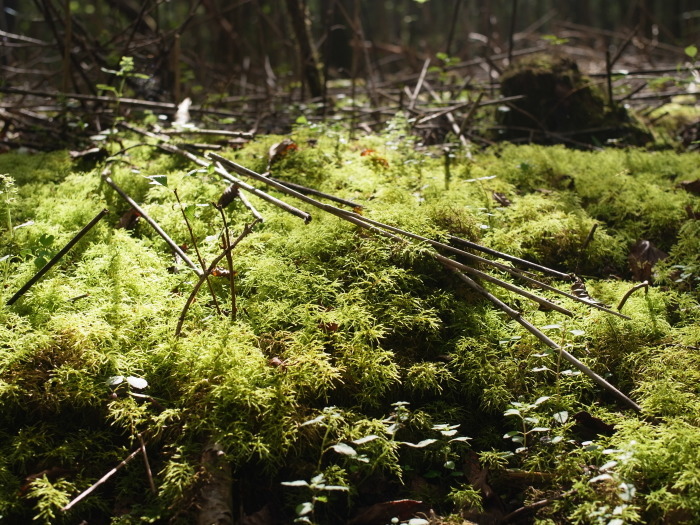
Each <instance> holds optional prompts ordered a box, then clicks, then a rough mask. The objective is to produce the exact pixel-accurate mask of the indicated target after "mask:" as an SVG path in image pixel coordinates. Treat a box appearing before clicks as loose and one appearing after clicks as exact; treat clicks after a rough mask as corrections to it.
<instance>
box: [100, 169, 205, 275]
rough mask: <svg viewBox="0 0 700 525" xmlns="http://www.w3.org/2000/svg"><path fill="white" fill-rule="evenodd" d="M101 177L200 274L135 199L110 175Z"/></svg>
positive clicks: (195, 266) (194, 265)
mask: <svg viewBox="0 0 700 525" xmlns="http://www.w3.org/2000/svg"><path fill="white" fill-rule="evenodd" d="M102 178H103V179H104V181H105V182H106V183H107V184H109V185H110V186H111V187H112V188H113V189H114V190H115V191H116V192H117V193H118V194H119V195H120V196H121V198H122V199H124V200H125V201H126V202H128V203H129V204H130V205H131V207H132V208H134V209H135V210H136V211H137V212H138V213H139V215H141V217H143V218H144V220H145V221H146V222H147V223H148V224H150V225H151V227H152V228H153V229H154V230H155V231H156V233H157V234H158V235H160V236H161V238H162V239H163V240H164V241H165V242H166V243H167V244H168V246H170V248H171V249H172V250H173V251H174V252H175V253H176V254H178V255H179V256H180V258H182V260H183V261H185V263H186V264H187V266H189V267H190V268H192V270H194V272H195V273H196V274H197V275H200V276H201V275H202V270H200V269H199V268H197V265H196V264H194V263H193V262H192V261H191V260H190V258H189V257H188V256H187V254H186V253H185V252H184V251H183V250H182V248H180V247H179V246H178V245H177V243H176V242H175V241H173V240H172V239H171V238H170V236H169V235H168V234H167V233H165V231H164V230H163V228H161V227H160V225H159V224H158V223H157V222H156V221H154V220H153V219H152V218H151V216H150V215H148V213H146V211H145V210H144V209H143V208H141V206H139V205H138V204H136V201H134V199H132V198H131V197H129V196H128V195H127V194H126V193H125V192H124V190H122V189H121V188H120V187H119V186H117V184H116V183H115V182H114V181H113V180H112V179H111V177H110V176H109V175H107V174H103V175H102Z"/></svg>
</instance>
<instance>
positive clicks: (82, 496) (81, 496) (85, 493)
mask: <svg viewBox="0 0 700 525" xmlns="http://www.w3.org/2000/svg"><path fill="white" fill-rule="evenodd" d="M143 450H145V449H144V448H143V447H142V446H141V445H139V447H138V448H137V449H136V450H134V451H133V452H132V453H131V454H129V455H128V456H127V457H125V458H124V459H123V460H122V461H121V462H120V463H119V464H118V465H117V466H116V467H114V468H113V469H112V470H110V471H109V472H107V474H105V475H104V476H102V477H101V478H100V479H98V480H97V481H96V482H95V483H93V484H92V485H91V486H90V487H88V488H87V489H85V490H84V491H83V492H81V493H80V494H79V495H78V496H77V497H76V498H74V499H73V500H72V501H71V502H69V503H68V504H67V505H66V506H65V507H63V508H62V509H61V511H62V512H68V511H69V510H70V509H71V508H73V507H74V506H75V505H76V504H77V503H79V502H80V501H82V500H84V499H85V498H86V497H88V496H89V495H90V494H92V493H93V492H94V491H95V489H97V487H99V486H100V485H102V484H103V483H104V482H105V481H107V480H108V479H109V478H111V477H112V476H113V475H114V474H116V473H117V471H118V470H119V469H120V468H122V467H123V466H125V465H126V464H127V463H129V461H131V460H132V459H134V458H135V457H136V456H138V455H139V454H140V453H141V452H142V451H143Z"/></svg>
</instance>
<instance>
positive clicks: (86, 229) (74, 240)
mask: <svg viewBox="0 0 700 525" xmlns="http://www.w3.org/2000/svg"><path fill="white" fill-rule="evenodd" d="M108 213H109V210H108V209H106V208H105V209H103V210H102V211H100V212H99V213H98V214H97V215H95V217H94V218H93V219H92V220H91V221H90V222H89V223H87V224H86V225H85V227H83V229H82V230H80V231H79V232H78V233H77V234H76V235H75V237H73V238H72V239H71V240H70V241H68V244H66V245H65V246H64V247H63V248H61V249H60V250H59V252H58V253H57V254H56V255H54V256H53V257H52V258H51V260H50V261H49V262H47V263H46V264H45V265H44V266H43V267H42V268H41V269H40V270H39V271H38V272H37V273H36V274H35V275H34V276H33V277H32V278H31V279H29V281H27V283H26V284H25V285H24V286H22V288H20V289H19V290H17V292H16V293H15V294H14V295H13V296H12V297H10V299H8V301H7V303H6V304H7V306H10V305H12V304H14V302H15V301H16V300H17V299H19V298H20V297H22V296H23V295H24V294H25V293H26V292H27V290H29V289H30V288H31V287H32V286H33V285H34V284H35V283H36V282H37V281H38V280H39V279H41V278H42V277H43V276H44V275H45V274H46V272H48V271H49V270H50V269H51V268H53V266H54V265H55V264H56V263H57V262H58V261H60V260H61V258H62V257H63V256H64V255H65V254H66V253H68V250H70V249H71V248H72V247H73V246H75V244H76V243H77V242H78V241H79V240H80V239H82V238H83V236H85V234H86V233H87V232H89V231H90V230H91V229H92V227H93V226H95V224H97V223H98V222H99V221H100V219H102V217H104V216H105V215H107V214H108Z"/></svg>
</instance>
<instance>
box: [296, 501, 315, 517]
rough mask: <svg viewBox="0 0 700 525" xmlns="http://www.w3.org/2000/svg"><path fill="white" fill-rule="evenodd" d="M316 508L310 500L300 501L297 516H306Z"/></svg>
mask: <svg viewBox="0 0 700 525" xmlns="http://www.w3.org/2000/svg"><path fill="white" fill-rule="evenodd" d="M313 510H314V505H313V503H311V502H310V501H305V502H304V503H300V504H299V505H297V508H296V512H297V516H306V515H307V514H310V513H311V512H313Z"/></svg>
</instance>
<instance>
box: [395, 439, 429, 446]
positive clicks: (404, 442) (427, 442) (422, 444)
mask: <svg viewBox="0 0 700 525" xmlns="http://www.w3.org/2000/svg"><path fill="white" fill-rule="evenodd" d="M436 441H437V439H424V440H423V441H419V442H418V443H409V442H408V441H402V442H401V443H402V444H404V445H406V446H407V447H411V448H423V447H427V446H428V445H432V444H433V443H435V442H436Z"/></svg>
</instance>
